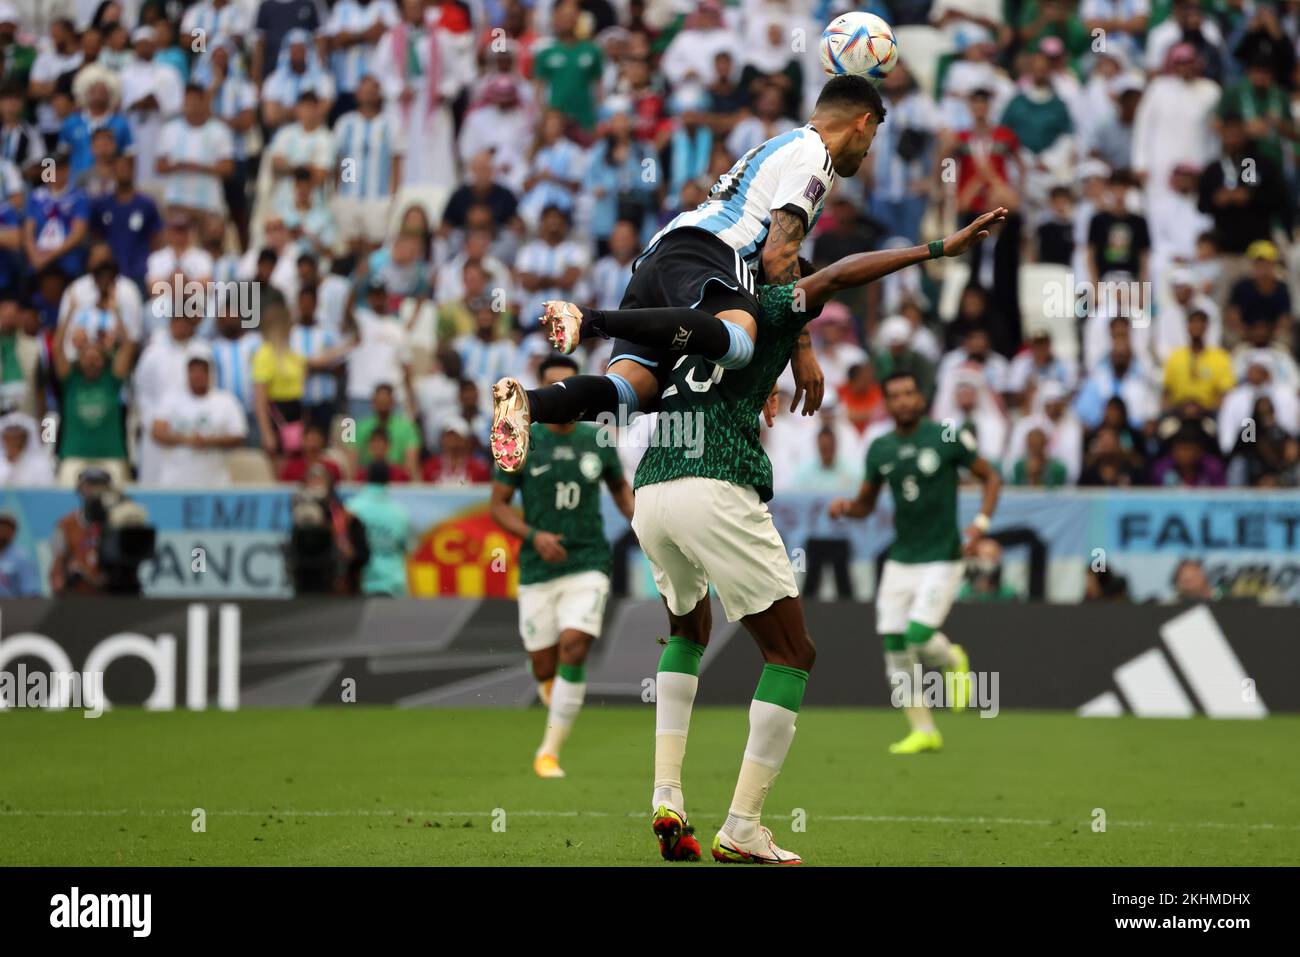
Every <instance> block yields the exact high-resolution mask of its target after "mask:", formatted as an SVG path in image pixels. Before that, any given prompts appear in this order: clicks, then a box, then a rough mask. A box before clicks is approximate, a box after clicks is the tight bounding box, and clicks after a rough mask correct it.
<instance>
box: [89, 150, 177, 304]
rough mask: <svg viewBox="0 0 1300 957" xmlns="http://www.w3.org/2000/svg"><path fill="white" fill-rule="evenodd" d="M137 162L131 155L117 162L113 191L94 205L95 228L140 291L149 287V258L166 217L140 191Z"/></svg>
mask: <svg viewBox="0 0 1300 957" xmlns="http://www.w3.org/2000/svg"><path fill="white" fill-rule="evenodd" d="M135 169H136V164H135V159H134V158H133V157H131V156H129V155H126V156H119V157H117V159H116V160H114V161H113V175H114V183H113V189H112V191H111V192H109V193H105V194H103V195H101V196H99V197H97V198H96V199H95V200H94V201H93V202H92V203H91V206H90V223H91V229H92V230H93V231H94V233H95V234H96V235H97V236H100V237H103V239H104V240H105V241H106V242H107V243H108V245H109V248H110V249H111V250H112V253H113V259H114V260H115V261H116V262H117V264H118V269H119V270H120V271H121V273H122V275H123V276H125V277H126V278H127V279H129V280H131V281H132V282H134V283H135V284H136V286H137V287H139V289H140V290H143V289H144V288H145V278H146V272H147V266H148V262H149V255H150V253H151V252H152V251H153V248H154V244H155V242H156V241H157V240H158V238H159V235H160V233H161V232H162V217H161V216H159V214H158V205H157V204H156V203H155V202H154V201H153V199H152V198H151V197H149V196H146V195H145V194H143V193H141V192H139V191H137V189H136V183H135Z"/></svg>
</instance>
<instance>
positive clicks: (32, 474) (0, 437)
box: [0, 412, 54, 488]
mask: <svg viewBox="0 0 1300 957" xmlns="http://www.w3.org/2000/svg"><path fill="white" fill-rule="evenodd" d="M0 445H2V446H3V448H0V452H2V453H3V454H2V455H0V486H4V487H8V488H14V487H18V486H31V487H35V488H39V487H41V486H43V485H53V484H54V460H53V458H52V457H51V456H50V452H49V450H48V449H47V448H46V447H45V445H44V443H43V442H42V441H41V433H40V430H39V429H38V428H37V425H36V420H35V419H34V418H32V417H31V416H30V415H25V414H24V413H22V412H9V413H7V414H6V415H3V416H0Z"/></svg>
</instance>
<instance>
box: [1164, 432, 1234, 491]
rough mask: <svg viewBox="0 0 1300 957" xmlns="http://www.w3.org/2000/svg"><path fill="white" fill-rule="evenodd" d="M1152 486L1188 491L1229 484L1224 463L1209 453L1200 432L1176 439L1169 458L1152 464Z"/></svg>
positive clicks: (1181, 435) (1167, 455) (1171, 445)
mask: <svg viewBox="0 0 1300 957" xmlns="http://www.w3.org/2000/svg"><path fill="white" fill-rule="evenodd" d="M1151 483H1152V484H1153V485H1163V486H1166V487H1168V486H1174V485H1177V486H1184V487H1191V488H1196V487H1200V486H1213V487H1219V486H1223V485H1227V484H1228V483H1227V477H1226V475H1225V472H1224V468H1223V462H1222V461H1220V460H1219V459H1218V458H1217V457H1216V456H1215V455H1213V454H1211V453H1210V452H1209V450H1208V449H1207V448H1206V443H1205V440H1204V437H1203V436H1202V435H1201V434H1200V432H1197V431H1194V430H1190V429H1184V430H1182V431H1180V432H1179V433H1178V434H1177V435H1175V436H1174V438H1173V440H1172V441H1171V442H1170V444H1169V452H1168V454H1166V455H1164V456H1163V457H1161V458H1159V459H1157V460H1156V461H1155V462H1154V463H1153V464H1152V466H1151Z"/></svg>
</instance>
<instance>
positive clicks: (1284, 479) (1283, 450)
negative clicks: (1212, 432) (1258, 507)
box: [1228, 396, 1300, 488]
mask: <svg viewBox="0 0 1300 957" xmlns="http://www.w3.org/2000/svg"><path fill="white" fill-rule="evenodd" d="M1251 420H1252V422H1253V428H1243V429H1241V430H1240V432H1239V433H1238V436H1237V444H1236V447H1235V448H1234V449H1233V451H1232V457H1231V458H1230V459H1229V461H1228V484H1229V485H1236V486H1242V485H1248V486H1251V487H1255V488H1258V487H1261V486H1270V487H1278V486H1284V487H1290V488H1293V487H1295V485H1296V483H1297V478H1298V476H1297V465H1298V464H1300V442H1297V441H1296V437H1295V434H1294V433H1293V432H1288V431H1287V430H1286V429H1284V428H1283V427H1282V426H1281V425H1280V424H1278V421H1277V413H1276V410H1275V409H1274V408H1273V402H1272V400H1270V399H1269V398H1268V396H1260V397H1259V398H1258V399H1256V400H1255V407H1254V409H1252V410H1251Z"/></svg>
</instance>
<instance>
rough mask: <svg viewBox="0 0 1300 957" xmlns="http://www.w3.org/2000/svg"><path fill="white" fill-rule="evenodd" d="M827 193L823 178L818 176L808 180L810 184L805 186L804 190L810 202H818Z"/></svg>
mask: <svg viewBox="0 0 1300 957" xmlns="http://www.w3.org/2000/svg"><path fill="white" fill-rule="evenodd" d="M825 193H826V184H825V183H823V182H822V181H821V180H819V179H818V178H817V177H816V176H814V177H813V178H812V179H810V180H808V185H807V186H805V187H804V191H803V194H804V196H805V197H807V199H808V202H810V203H816V202H818V201H819V200H820V199H821V198H822V196H823V195H825Z"/></svg>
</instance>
